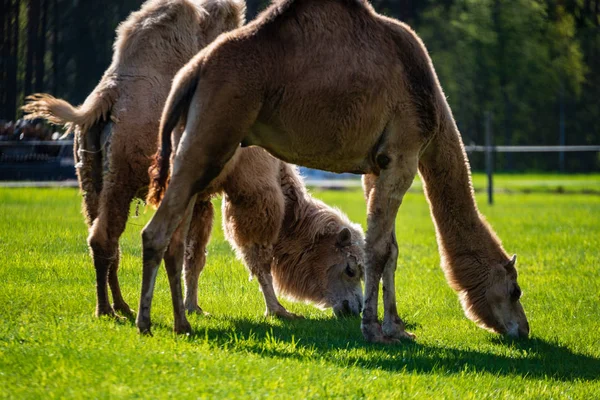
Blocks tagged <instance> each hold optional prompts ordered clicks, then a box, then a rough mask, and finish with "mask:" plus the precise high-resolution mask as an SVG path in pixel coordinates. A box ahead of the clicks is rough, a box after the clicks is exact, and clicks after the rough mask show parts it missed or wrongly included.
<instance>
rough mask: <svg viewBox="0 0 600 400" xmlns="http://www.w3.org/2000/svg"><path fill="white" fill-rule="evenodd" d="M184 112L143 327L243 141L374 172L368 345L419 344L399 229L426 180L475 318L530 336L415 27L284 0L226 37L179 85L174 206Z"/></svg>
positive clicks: (168, 125)
mask: <svg viewBox="0 0 600 400" xmlns="http://www.w3.org/2000/svg"><path fill="white" fill-rule="evenodd" d="M181 115H187V118H186V119H185V125H186V127H185V129H186V130H185V133H184V135H183V137H182V141H181V144H180V146H179V147H178V148H177V151H176V153H175V156H174V160H173V172H172V173H171V175H170V180H171V181H170V184H169V187H168V189H167V190H166V192H165V193H164V198H163V200H162V202H161V205H160V207H159V209H158V211H157V213H156V214H155V216H154V218H153V219H152V220H151V221H150V222H149V224H148V225H147V226H146V227H145V228H144V231H143V233H142V237H143V242H144V250H143V252H144V279H143V283H142V298H141V300H140V304H141V306H140V314H139V315H138V320H137V324H138V327H139V329H140V330H142V331H144V330H148V329H149V328H150V317H149V304H150V301H151V297H152V287H153V282H154V276H155V274H156V272H155V271H156V269H157V268H158V265H159V262H160V260H161V258H162V255H163V253H164V252H165V249H166V248H167V245H168V244H169V241H170V239H171V236H172V235H173V233H174V232H175V231H176V229H177V227H178V226H179V224H180V222H181V221H182V220H183V216H184V214H185V210H186V207H187V205H188V204H189V202H190V199H191V198H192V197H193V196H194V195H195V194H196V193H198V192H202V191H204V190H205V189H206V187H207V186H208V185H209V184H210V183H211V181H212V180H213V179H214V178H215V177H216V176H218V175H219V173H220V172H221V170H222V168H223V167H224V166H225V165H226V163H227V161H228V160H229V159H230V158H231V157H232V156H233V154H234V153H235V151H236V149H237V148H238V146H239V145H240V143H241V144H242V145H257V146H261V147H264V148H265V149H267V150H268V151H269V152H270V153H272V154H273V155H275V156H276V157H278V158H280V159H282V160H285V161H287V162H292V163H295V164H300V165H305V166H309V167H316V168H320V169H326V170H330V171H335V172H344V171H350V172H358V173H362V174H365V176H364V179H363V184H364V189H365V194H366V198H367V212H368V218H367V224H368V230H367V238H366V245H367V265H366V283H365V307H364V310H363V320H362V326H361V327H362V331H363V334H364V336H365V338H366V339H367V340H370V341H379V342H387V341H390V340H395V339H400V338H412V337H413V335H412V334H410V333H408V332H406V331H405V329H404V324H403V322H402V320H401V319H400V317H399V316H398V312H397V309H396V298H395V294H396V290H395V279H394V272H395V270H396V261H397V257H398V247H397V243H396V238H395V233H394V226H395V222H394V221H395V217H396V214H397V211H398V208H399V207H400V204H401V202H402V198H403V196H404V193H405V192H406V190H408V188H409V187H410V185H411V182H412V180H413V178H414V176H415V174H416V173H417V171H420V173H421V174H422V177H423V179H424V181H425V185H426V193H427V197H428V199H429V202H430V205H431V212H432V216H433V218H434V220H435V224H436V228H437V236H438V243H439V247H440V253H441V255H442V260H443V262H442V266H443V268H444V271H445V272H446V276H447V277H448V278H449V280H450V283H451V285H452V286H453V287H454V288H455V289H457V290H458V291H459V293H460V297H461V299H462V302H463V307H464V308H465V311H466V313H467V315H468V316H469V317H470V318H472V319H474V320H475V321H477V322H478V323H480V324H482V325H483V326H485V327H487V328H488V329H492V330H494V331H496V332H499V333H508V334H511V335H520V336H527V335H528V333H529V326H528V323H527V318H526V317H525V313H524V311H523V308H522V307H521V303H520V301H519V298H518V295H519V294H520V290H519V289H518V285H517V276H516V270H515V268H514V261H512V260H511V259H510V258H509V257H508V255H507V254H506V252H505V251H504V249H503V248H502V247H501V245H500V242H499V241H498V240H497V239H496V237H495V235H494V233H493V232H492V231H491V229H490V228H489V226H488V225H487V224H485V222H484V221H483V219H482V218H481V216H480V214H479V212H478V210H477V207H476V204H475V201H474V198H473V194H472V189H471V182H470V172H469V164H468V161H467V158H466V157H465V153H464V149H463V144H462V141H461V138H460V134H459V132H458V129H457V127H456V124H455V123H454V120H453V118H452V114H451V111H450V108H449V107H448V103H447V101H446V98H445V96H444V93H443V91H442V89H441V87H440V85H439V82H438V79H437V76H436V74H435V71H434V69H433V66H432V64H431V60H430V58H429V55H428V54H427V51H426V49H425V47H424V46H423V44H422V42H421V40H420V39H419V38H418V37H417V35H416V34H415V33H414V32H413V31H412V30H411V29H410V28H409V27H408V26H406V25H405V24H402V23H400V22H398V21H395V20H393V19H390V18H386V17H383V16H380V15H378V14H376V13H375V12H374V11H373V9H372V8H371V6H370V5H369V4H368V3H367V2H366V1H365V0H282V1H276V2H275V3H274V4H273V5H272V6H271V7H270V8H269V9H268V10H266V11H265V12H264V13H262V14H261V15H260V16H259V17H258V18H257V19H256V20H255V21H253V22H252V23H250V24H248V25H246V26H245V27H242V28H240V29H237V30H235V31H234V32H231V33H228V34H226V35H223V36H221V37H220V38H219V39H218V40H216V41H215V42H213V43H212V44H211V45H210V46H208V47H207V48H206V49H204V50H203V51H202V52H200V53H199V54H198V55H197V56H196V57H195V58H194V59H193V60H192V61H191V62H190V63H188V64H187V65H186V66H185V67H184V68H183V69H182V70H181V71H180V72H179V73H178V75H177V77H176V79H175V81H174V86H173V88H172V90H171V94H170V95H169V99H168V100H167V104H166V106H165V110H164V112H163V118H162V122H161V132H162V140H161V142H162V144H161V147H162V152H161V154H160V157H158V159H157V163H156V164H155V168H156V171H155V172H156V173H155V174H154V177H153V178H152V188H151V192H150V197H151V198H155V199H158V198H160V197H161V196H162V191H163V190H164V187H165V184H166V176H167V173H166V172H165V169H166V168H168V155H169V154H170V152H171V147H170V142H169V137H170V134H171V130H172V129H173V128H174V127H175V125H176V124H177V121H179V119H180V117H181ZM380 280H383V300H384V319H383V325H382V326H380V325H379V322H378V317H377V297H378V292H379V281H380Z"/></svg>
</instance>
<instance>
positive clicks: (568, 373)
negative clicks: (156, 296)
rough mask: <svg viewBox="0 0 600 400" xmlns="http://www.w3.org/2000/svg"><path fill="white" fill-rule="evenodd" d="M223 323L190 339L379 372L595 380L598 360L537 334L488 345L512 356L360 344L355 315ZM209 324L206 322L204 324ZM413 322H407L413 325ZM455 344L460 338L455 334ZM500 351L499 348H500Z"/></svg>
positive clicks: (412, 344)
mask: <svg viewBox="0 0 600 400" xmlns="http://www.w3.org/2000/svg"><path fill="white" fill-rule="evenodd" d="M226 322H227V324H226V325H227V326H226V327H223V328H214V327H209V326H207V327H206V328H202V325H203V324H202V323H201V324H200V326H198V325H196V329H197V330H196V331H195V332H194V333H193V334H192V335H191V336H190V340H194V341H195V340H202V339H205V340H208V342H209V343H211V344H212V345H215V346H217V347H220V348H228V349H232V348H239V349H243V350H244V351H249V352H251V353H255V354H259V355H262V356H266V357H274V358H292V359H298V360H307V359H308V360H309V359H325V360H328V361H329V362H331V363H333V364H337V365H342V366H356V367H360V368H366V369H382V370H385V371H391V372H394V371H398V372H416V373H440V372H441V373H446V374H458V373H463V372H465V371H470V372H475V371H476V372H489V373H492V374H494V375H504V376H523V377H528V378H553V379H556V380H560V381H574V380H578V379H583V380H595V379H598V378H599V376H598V371H600V359H598V358H594V357H591V356H588V355H584V354H577V353H574V352H573V351H571V350H570V349H568V348H567V347H565V346H563V345H560V344H558V343H553V342H549V341H546V340H544V339H541V338H536V337H533V338H530V339H520V340H507V339H503V338H494V339H492V340H491V341H492V343H494V344H497V345H501V346H507V347H510V348H511V349H513V350H516V351H517V352H518V353H519V355H518V356H516V357H513V356H508V355H501V354H492V353H486V352H481V351H476V350H466V349H457V348H449V347H441V346H432V345H424V344H420V343H419V342H418V339H417V342H402V343H399V344H393V345H380V344H370V343H366V342H365V341H364V340H363V338H362V335H361V333H360V330H359V329H357V328H358V325H359V324H360V321H359V319H356V318H352V319H342V320H334V319H331V320H322V319H304V320H295V321H284V322H282V323H281V324H268V323H261V322H260V321H252V320H247V319H235V318H233V319H227V320H226ZM208 325H211V324H208ZM415 326H416V325H415V324H410V323H409V324H407V329H408V330H410V329H414V328H415ZM457 345H460V338H459V337H457ZM500 352H503V351H502V350H501V351H500Z"/></svg>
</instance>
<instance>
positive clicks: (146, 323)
mask: <svg viewBox="0 0 600 400" xmlns="http://www.w3.org/2000/svg"><path fill="white" fill-rule="evenodd" d="M135 325H136V326H137V328H138V332H139V334H140V335H148V336H152V332H151V331H150V325H151V324H150V318H142V316H141V314H138V318H137V320H136V321H135Z"/></svg>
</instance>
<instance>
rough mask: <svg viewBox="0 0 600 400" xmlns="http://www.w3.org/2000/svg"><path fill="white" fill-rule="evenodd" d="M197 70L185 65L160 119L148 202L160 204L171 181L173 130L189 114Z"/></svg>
mask: <svg viewBox="0 0 600 400" xmlns="http://www.w3.org/2000/svg"><path fill="white" fill-rule="evenodd" d="M198 79H199V78H198V71H196V70H195V68H194V67H187V68H186V67H184V69H183V70H181V71H180V72H179V73H178V74H177V76H176V77H175V79H174V81H173V86H172V87H171V92H170V93H169V97H168V98H167V102H166V104H165V108H164V110H163V114H162V118H161V120H160V130H159V147H158V150H157V152H156V154H155V155H154V161H153V162H152V165H151V166H150V168H149V169H148V173H149V175H150V188H149V190H148V196H147V198H146V202H147V203H148V204H151V205H153V206H154V207H158V205H159V204H160V202H161V200H162V198H163V196H164V193H165V190H166V189H167V185H168V181H169V169H170V161H171V153H172V151H173V148H172V147H173V144H172V143H171V133H172V132H173V130H174V129H175V128H176V127H177V125H178V124H179V123H180V121H181V120H182V119H183V118H182V117H183V116H184V115H186V114H187V110H188V108H189V106H190V103H191V101H192V97H193V95H194V92H195V91H196V87H197V86H198Z"/></svg>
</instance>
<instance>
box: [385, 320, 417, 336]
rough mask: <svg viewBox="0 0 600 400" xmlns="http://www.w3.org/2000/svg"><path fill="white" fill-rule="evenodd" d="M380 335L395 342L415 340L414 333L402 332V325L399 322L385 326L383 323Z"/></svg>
mask: <svg viewBox="0 0 600 400" xmlns="http://www.w3.org/2000/svg"><path fill="white" fill-rule="evenodd" d="M382 333H383V335H384V336H385V337H387V338H391V339H396V340H410V341H413V340H415V339H416V336H415V334H414V333H411V332H407V331H405V330H404V323H403V322H402V321H400V322H399V323H390V324H386V323H385V322H384V324H383V327H382Z"/></svg>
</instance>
